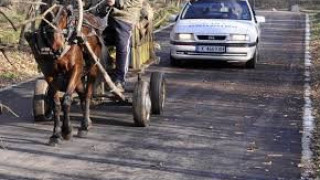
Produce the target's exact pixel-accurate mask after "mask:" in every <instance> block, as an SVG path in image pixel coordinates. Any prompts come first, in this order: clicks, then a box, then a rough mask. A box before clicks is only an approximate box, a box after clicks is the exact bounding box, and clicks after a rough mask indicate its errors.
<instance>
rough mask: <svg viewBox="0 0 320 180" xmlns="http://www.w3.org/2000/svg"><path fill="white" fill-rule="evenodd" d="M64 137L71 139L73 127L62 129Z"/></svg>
mask: <svg viewBox="0 0 320 180" xmlns="http://www.w3.org/2000/svg"><path fill="white" fill-rule="evenodd" d="M62 137H63V139H64V140H67V141H68V140H70V139H71V138H72V128H70V129H67V130H65V131H62Z"/></svg>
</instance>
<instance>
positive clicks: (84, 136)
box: [78, 128, 88, 138]
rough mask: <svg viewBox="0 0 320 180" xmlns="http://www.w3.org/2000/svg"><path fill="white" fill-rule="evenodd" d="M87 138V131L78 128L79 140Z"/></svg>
mask: <svg viewBox="0 0 320 180" xmlns="http://www.w3.org/2000/svg"><path fill="white" fill-rule="evenodd" d="M87 136H88V130H83V129H81V128H79V130H78V137H79V138H86V137H87Z"/></svg>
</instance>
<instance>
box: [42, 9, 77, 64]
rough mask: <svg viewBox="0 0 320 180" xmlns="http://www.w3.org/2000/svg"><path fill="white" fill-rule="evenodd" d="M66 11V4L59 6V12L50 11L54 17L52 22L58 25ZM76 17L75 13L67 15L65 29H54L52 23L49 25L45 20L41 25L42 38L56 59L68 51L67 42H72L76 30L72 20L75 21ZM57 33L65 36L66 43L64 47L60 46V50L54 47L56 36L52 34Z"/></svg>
mask: <svg viewBox="0 0 320 180" xmlns="http://www.w3.org/2000/svg"><path fill="white" fill-rule="evenodd" d="M64 11H67V9H66V8H65V7H64V6H59V9H58V11H57V14H54V13H53V12H50V13H49V14H50V15H51V17H52V22H51V23H52V24H53V25H54V26H56V27H57V25H59V22H60V21H61V18H62V13H63V12H64ZM66 13H68V12H66ZM74 19H75V18H74V15H71V16H69V15H67V26H66V28H65V29H62V30H61V29H53V28H52V27H51V26H50V25H48V24H47V23H45V22H44V23H45V24H44V25H43V26H41V28H40V34H41V36H42V39H43V41H44V43H45V45H46V46H47V47H49V48H50V50H51V52H52V54H53V55H54V57H55V59H58V58H59V57H61V56H63V55H64V52H66V51H67V50H66V47H67V44H68V43H69V42H70V39H71V37H72V35H73V34H74V32H75V27H72V22H73V21H74ZM55 33H59V34H62V35H63V37H64V42H63V44H64V45H63V47H62V48H60V49H58V50H55V49H53V44H54V42H53V41H54V37H52V36H54V34H55ZM50 36H51V37H50Z"/></svg>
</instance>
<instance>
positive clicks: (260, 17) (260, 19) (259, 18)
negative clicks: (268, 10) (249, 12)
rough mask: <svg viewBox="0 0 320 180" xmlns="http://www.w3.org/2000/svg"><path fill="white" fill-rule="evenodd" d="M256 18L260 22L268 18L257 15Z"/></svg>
mask: <svg viewBox="0 0 320 180" xmlns="http://www.w3.org/2000/svg"><path fill="white" fill-rule="evenodd" d="M256 20H257V22H258V23H265V22H266V18H265V17H264V16H256Z"/></svg>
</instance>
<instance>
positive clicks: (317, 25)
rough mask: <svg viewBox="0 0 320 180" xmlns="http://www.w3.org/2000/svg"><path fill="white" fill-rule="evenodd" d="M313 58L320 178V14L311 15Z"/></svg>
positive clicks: (314, 143) (314, 142)
mask: <svg viewBox="0 0 320 180" xmlns="http://www.w3.org/2000/svg"><path fill="white" fill-rule="evenodd" d="M310 17H311V20H312V24H311V28H312V29H311V31H312V35H311V37H312V38H311V43H310V47H311V56H312V64H313V66H312V67H313V68H312V69H311V73H312V75H311V77H312V84H311V85H312V87H311V88H312V101H313V107H314V112H313V113H314V117H315V119H314V120H315V121H314V122H315V129H314V131H313V133H314V134H313V139H312V147H311V148H312V150H313V156H314V157H313V158H314V169H315V176H317V177H319V176H320V54H319V52H320V34H319V32H320V13H318V14H311V16H310Z"/></svg>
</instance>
